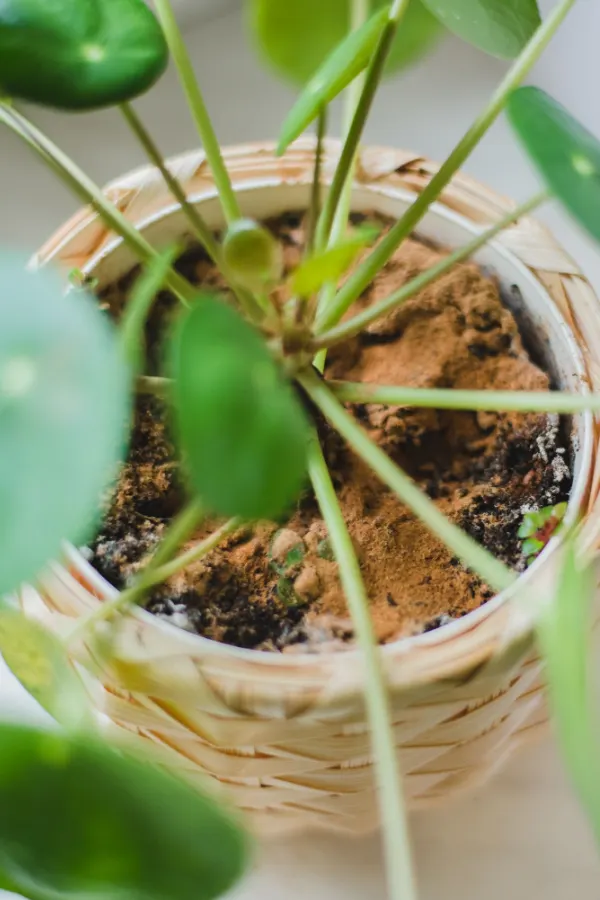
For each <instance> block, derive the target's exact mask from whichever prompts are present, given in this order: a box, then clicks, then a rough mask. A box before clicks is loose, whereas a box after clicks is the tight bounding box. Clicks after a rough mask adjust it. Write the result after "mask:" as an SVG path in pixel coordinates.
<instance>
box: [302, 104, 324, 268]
mask: <svg viewBox="0 0 600 900" xmlns="http://www.w3.org/2000/svg"><path fill="white" fill-rule="evenodd" d="M326 133H327V109H326V107H323V108H322V109H321V112H320V113H319V118H318V121H317V147H316V150H315V168H314V171H313V182H312V188H311V192H310V208H309V211H308V225H307V229H306V247H305V256H306V257H308V256H310V255H311V253H312V252H313V250H314V247H315V230H316V227H317V222H318V219H319V212H320V210H321V171H322V168H323V142H324V140H325V135H326Z"/></svg>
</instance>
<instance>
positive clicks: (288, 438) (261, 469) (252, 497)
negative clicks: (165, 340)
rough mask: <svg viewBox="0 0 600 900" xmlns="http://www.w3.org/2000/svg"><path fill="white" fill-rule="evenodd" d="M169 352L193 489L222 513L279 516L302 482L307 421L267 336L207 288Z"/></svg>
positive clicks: (182, 323) (178, 422)
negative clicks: (269, 345) (214, 296)
mask: <svg viewBox="0 0 600 900" xmlns="http://www.w3.org/2000/svg"><path fill="white" fill-rule="evenodd" d="M170 357H171V363H170V368H171V374H172V376H173V378H174V387H173V392H174V394H173V399H174V406H175V414H176V425H177V431H178V433H179V438H180V441H181V446H182V449H183V453H184V456H185V459H186V462H187V465H188V468H189V472H190V476H191V482H192V485H193V487H194V489H195V490H196V491H197V492H198V494H199V496H200V498H201V499H202V500H203V501H204V502H205V503H206V505H207V507H208V508H209V509H211V510H212V511H214V512H216V513H220V514H222V515H227V516H232V515H239V516H242V517H244V518H246V519H274V518H276V517H277V516H278V515H279V514H280V513H281V512H282V511H284V510H285V509H286V508H287V507H288V506H289V504H290V503H292V502H293V501H294V500H295V499H296V496H297V494H298V493H299V491H300V489H301V486H302V482H303V479H304V475H305V471H306V445H307V439H308V425H307V419H306V416H305V413H304V410H303V408H302V406H301V404H300V401H299V399H298V397H297V395H296V394H295V392H294V390H293V388H292V386H291V385H290V384H289V383H288V382H287V381H286V380H285V379H284V377H283V375H282V373H281V372H280V370H279V368H278V366H277V365H276V364H275V362H274V360H273V359H272V357H271V355H270V354H269V352H268V350H267V348H266V346H265V344H264V341H263V339H262V338H261V337H260V335H259V334H258V332H256V331H255V330H254V328H252V327H251V326H250V325H249V324H248V323H247V322H245V321H244V320H243V319H242V318H241V317H240V316H239V315H238V314H237V312H235V311H234V310H233V309H231V308H230V307H228V306H227V305H226V304H225V303H224V302H223V301H220V300H217V299H214V298H212V297H209V296H206V295H205V296H203V297H202V298H201V299H200V300H199V301H198V303H197V305H196V306H195V307H194V309H193V310H191V311H190V312H189V313H187V314H186V315H184V316H183V317H182V318H181V320H180V322H179V323H178V327H177V328H176V331H175V335H174V338H173V340H172V343H171V348H170Z"/></svg>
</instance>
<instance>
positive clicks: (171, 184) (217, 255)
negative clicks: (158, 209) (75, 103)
mask: <svg viewBox="0 0 600 900" xmlns="http://www.w3.org/2000/svg"><path fill="white" fill-rule="evenodd" d="M120 109H121V112H122V113H123V117H124V118H125V121H126V122H127V124H128V125H129V127H130V128H131V130H132V132H133V133H134V135H135V136H136V138H137V139H138V140H139V142H140V144H141V145H142V147H143V148H144V150H145V152H146V154H147V156H148V158H149V160H150V161H151V162H152V164H153V165H154V166H156V168H157V169H158V171H159V172H160V174H161V175H162V177H163V178H164V180H165V183H166V185H167V187H168V188H169V190H170V191H171V193H172V194H173V196H174V198H175V199H176V200H177V202H178V203H179V205H180V206H181V208H182V210H183V212H184V213H185V215H186V216H187V218H188V220H189V222H190V225H191V226H192V229H193V232H194V236H195V238H196V240H197V241H198V242H199V243H200V244H202V246H203V247H204V249H205V250H206V252H207V253H208V255H209V256H210V258H211V259H212V261H213V262H214V263H215V264H216V265H217V266H219V267H221V262H222V259H221V256H222V254H221V248H220V247H219V245H218V243H217V241H216V240H215V238H214V235H213V233H212V231H211V230H210V228H209V227H208V225H207V224H206V222H205V221H204V219H203V218H202V216H201V215H200V213H199V212H198V210H197V209H196V207H195V206H192V204H191V203H190V202H189V201H188V199H187V196H186V193H185V191H184V189H183V187H182V186H181V183H180V181H179V180H178V179H177V178H176V177H175V176H174V175H173V174H172V173H171V171H170V169H169V168H168V166H167V165H166V163H165V161H164V158H163V155H162V153H161V152H160V150H159V149H158V147H157V146H156V144H155V143H154V140H153V138H152V136H151V135H150V133H149V132H148V130H147V129H146V127H145V125H144V124H143V122H142V120H141V119H140V117H139V116H138V114H137V113H136V111H135V110H134V108H133V107H132V105H131V103H122V104H121V106H120Z"/></svg>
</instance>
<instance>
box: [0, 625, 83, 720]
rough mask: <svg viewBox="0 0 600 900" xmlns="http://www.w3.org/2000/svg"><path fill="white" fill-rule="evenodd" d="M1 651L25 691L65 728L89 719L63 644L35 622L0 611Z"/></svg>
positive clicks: (81, 689)
mask: <svg viewBox="0 0 600 900" xmlns="http://www.w3.org/2000/svg"><path fill="white" fill-rule="evenodd" d="M0 653H1V654H2V656H3V658H4V662H5V663H6V665H7V666H8V668H9V669H10V670H11V672H12V673H13V675H14V676H15V678H18V680H19V681H20V682H21V684H22V685H23V687H24V688H25V690H26V691H28V692H29V693H30V694H31V696H32V697H33V698H34V699H35V700H37V702H38V703H39V704H40V706H42V707H43V708H44V709H45V710H46V711H47V712H49V713H50V715H51V716H53V717H54V718H55V719H56V720H57V722H60V723H61V724H62V725H64V726H65V727H67V728H81V727H84V726H87V725H89V724H90V722H91V719H92V714H91V709H90V704H89V702H88V698H87V694H86V692H85V690H84V687H83V683H82V681H81V679H80V678H79V676H78V675H77V673H76V672H75V669H74V668H73V666H72V665H71V662H70V660H69V659H68V657H67V655H66V652H65V647H64V645H63V644H62V643H61V642H60V641H59V640H58V638H56V637H55V636H54V635H53V634H51V633H50V632H49V631H47V629H45V628H43V627H42V626H41V625H39V624H38V623H37V622H34V621H32V620H30V619H27V618H26V617H25V616H24V615H23V614H22V613H19V612H16V611H14V610H8V609H7V610H2V611H0Z"/></svg>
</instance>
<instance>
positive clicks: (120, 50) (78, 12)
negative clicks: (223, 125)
mask: <svg viewBox="0 0 600 900" xmlns="http://www.w3.org/2000/svg"><path fill="white" fill-rule="evenodd" d="M167 61H168V50H167V45H166V42H165V39H164V36H163V33H162V30H161V28H160V26H159V24H158V22H157V20H156V19H155V17H154V15H153V13H152V12H151V11H150V10H149V9H148V7H147V6H146V4H145V3H144V0H86V2H85V3H81V2H80V0H2V3H0V85H1V86H2V90H3V92H6V93H7V94H9V95H11V96H13V97H18V98H20V99H22V100H28V101H30V102H32V103H39V104H42V105H43V106H53V107H56V108H58V109H67V110H80V111H84V110H92V109H97V108H99V107H102V106H112V105H113V104H115V103H121V102H123V101H125V100H131V99H132V98H133V97H135V96H137V95H138V94H141V93H143V92H144V91H146V90H148V88H150V87H151V86H152V85H153V84H154V82H155V81H156V80H157V79H158V78H159V77H160V75H162V73H163V71H164V69H165V68H166V65H167Z"/></svg>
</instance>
